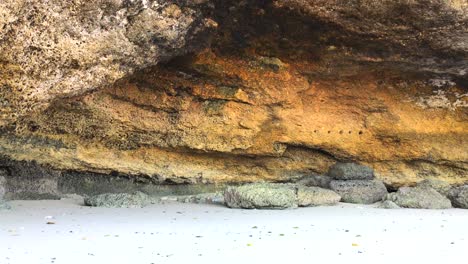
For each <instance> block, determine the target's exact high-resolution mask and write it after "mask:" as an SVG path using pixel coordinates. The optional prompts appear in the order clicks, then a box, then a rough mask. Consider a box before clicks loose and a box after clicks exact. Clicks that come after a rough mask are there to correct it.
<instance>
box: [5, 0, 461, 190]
mask: <svg viewBox="0 0 468 264" xmlns="http://www.w3.org/2000/svg"><path fill="white" fill-rule="evenodd" d="M467 6H468V4H467V3H466V1H456V0H451V1H442V0H424V1H423V0H413V1H390V0H388V1H373V0H365V1H299V0H287V1H214V0H213V1H210V0H199V1H182V0H180V1H162V0H160V1H150V0H149V1H102V0H101V1H97V0H94V1H93V0H92V1H86V2H82V1H41V0H35V1H18V0H7V1H2V3H0V106H1V108H0V113H1V114H0V132H1V133H0V154H2V155H5V156H6V157H8V158H9V159H12V160H28V161H36V162H37V163H40V164H48V165H49V166H52V167H54V168H56V169H61V170H74V171H82V172H95V173H102V174H111V173H119V174H126V175H129V176H132V175H133V176H139V177H147V178H148V179H150V180H151V181H152V182H160V183H163V182H164V183H168V182H170V183H209V182H249V181H257V180H268V181H290V180H296V179H299V178H302V177H304V176H307V175H311V174H324V173H326V172H327V171H328V169H329V167H330V166H331V165H333V164H335V163H336V162H337V161H354V162H358V163H362V164H365V165H368V166H370V167H372V168H373V169H374V174H375V176H376V178H378V179H381V180H384V181H385V183H386V184H389V185H393V186H401V185H408V184H415V183H417V182H419V181H421V180H423V179H425V178H435V179H441V180H444V181H446V182H448V183H451V184H461V183H464V182H466V181H467V180H468V148H467V146H468V132H467V131H468V108H467V105H468V102H467V100H468V96H467V94H468V88H467V84H468V78H467V64H468V63H467V62H468V59H467V56H468V40H467V37H468V32H467V29H468V24H467V23H468V22H467V21H468V19H467V16H468V9H467V8H468V7H467ZM210 38H211V39H213V40H214V41H213V42H212V45H211V46H210V45H208V44H209V39H210ZM187 54H188V55H187ZM181 55H183V56H181ZM160 62H164V63H163V64H161V63H160ZM155 65H156V66H155Z"/></svg>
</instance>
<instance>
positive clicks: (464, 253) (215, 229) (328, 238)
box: [0, 199, 468, 264]
mask: <svg viewBox="0 0 468 264" xmlns="http://www.w3.org/2000/svg"><path fill="white" fill-rule="evenodd" d="M11 205H12V206H13V209H12V210H11V211H1V212H0V263H1V264H7V263H15V264H16V263H20V264H23V263H24V264H35V263H66V264H70V263H80V264H84V263H86V264H88V263H100V264H107V263H112V264H114V263H148V264H149V263H158V264H159V263H239V264H247V263H258V264H263V263H288V264H289V263H291V264H292V263H321V264H322V263H444V262H445V263H447V262H448V261H457V263H467V261H468V210H461V209H451V210H410V209H398V210H386V209H377V208H372V206H360V205H359V206H358V205H350V204H340V205H339V206H334V207H316V208H301V209H294V210H284V211H275V210H232V209H228V208H224V207H221V206H216V205H196V204H179V203H173V202H170V203H166V204H159V205H153V206H151V207H147V208H142V209H108V208H90V207H83V206H80V205H79V201H78V200H76V199H75V200H74V199H66V200H62V201H14V202H12V203H11ZM46 216H54V217H55V219H53V220H48V219H45V217H46ZM47 221H53V222H55V224H49V225H48V224H46V222H47ZM353 244H354V245H353Z"/></svg>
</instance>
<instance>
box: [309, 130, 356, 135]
mask: <svg viewBox="0 0 468 264" xmlns="http://www.w3.org/2000/svg"><path fill="white" fill-rule="evenodd" d="M314 133H319V131H318V130H314ZM327 133H328V134H331V130H328V131H327ZM339 133H340V134H343V133H344V131H343V130H340V131H339ZM363 133H364V132H362V130H359V132H358V134H359V135H362V134H363ZM348 134H352V131H351V130H349V131H348Z"/></svg>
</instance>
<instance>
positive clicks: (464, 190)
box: [448, 185, 468, 209]
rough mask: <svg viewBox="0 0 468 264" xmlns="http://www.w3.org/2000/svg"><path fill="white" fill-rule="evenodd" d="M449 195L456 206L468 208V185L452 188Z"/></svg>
mask: <svg viewBox="0 0 468 264" xmlns="http://www.w3.org/2000/svg"><path fill="white" fill-rule="evenodd" d="M448 197H449V199H450V200H451V201H452V204H453V205H454V206H455V207H459V208H465V209H468V185H464V186H460V187H455V188H452V189H451V190H450V191H449V194H448Z"/></svg>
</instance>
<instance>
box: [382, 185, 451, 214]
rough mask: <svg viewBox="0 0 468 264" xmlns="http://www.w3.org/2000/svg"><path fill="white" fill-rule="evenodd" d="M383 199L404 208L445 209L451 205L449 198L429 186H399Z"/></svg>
mask: <svg viewBox="0 0 468 264" xmlns="http://www.w3.org/2000/svg"><path fill="white" fill-rule="evenodd" d="M385 200H389V201H392V202H394V203H395V204H397V205H398V206H400V207H405V208H419V209H447V208H451V207H452V204H451V202H450V200H449V199H447V198H446V197H445V196H443V195H442V194H440V193H439V192H437V191H436V190H434V189H432V188H430V187H401V188H400V189H398V191H397V192H395V193H390V194H388V195H387V196H386V197H385Z"/></svg>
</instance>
